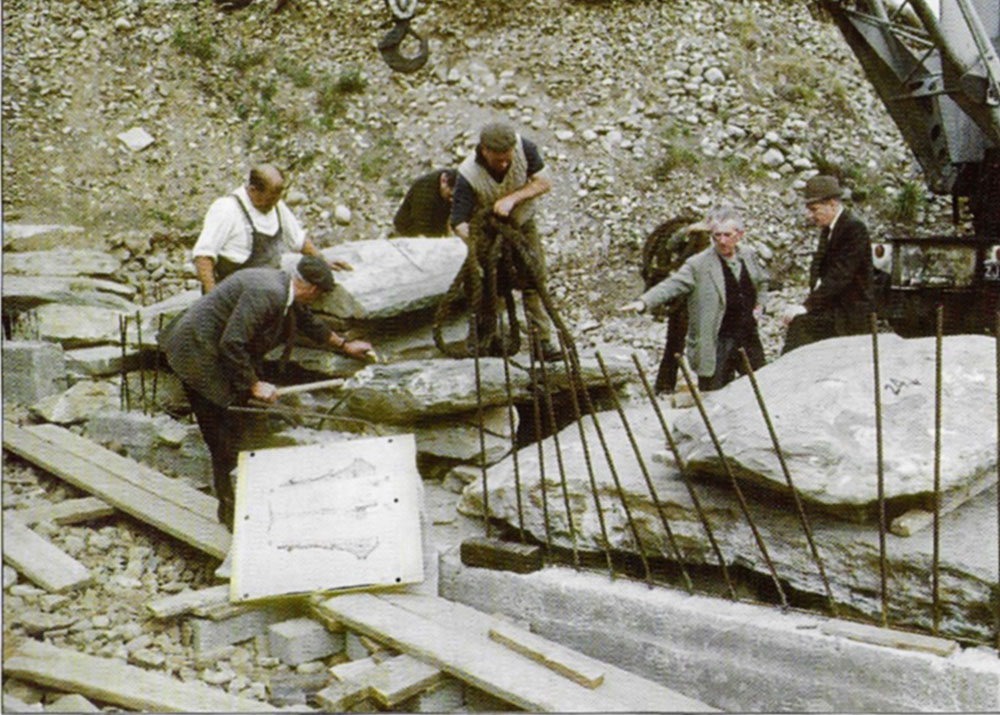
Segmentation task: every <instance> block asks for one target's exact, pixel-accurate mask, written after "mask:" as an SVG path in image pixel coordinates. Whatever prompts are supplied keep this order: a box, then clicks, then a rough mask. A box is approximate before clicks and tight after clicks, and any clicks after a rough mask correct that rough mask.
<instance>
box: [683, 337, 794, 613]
mask: <svg viewBox="0 0 1000 715" xmlns="http://www.w3.org/2000/svg"><path fill="white" fill-rule="evenodd" d="M675 357H676V358H677V362H678V364H680V367H681V372H683V373H684V381H685V382H686V383H687V386H688V389H689V390H690V391H691V396H692V397H693V398H694V403H695V405H697V407H698V412H699V413H700V414H701V419H702V421H703V422H704V423H705V429H707V430H708V436H709V437H710V438H711V439H712V444H714V445H715V451H716V452H717V453H718V455H719V459H720V460H721V461H722V468H723V469H724V470H725V472H726V475H727V476H728V477H729V481H730V482H731V483H732V486H733V492H734V493H735V494H736V498H737V500H738V501H739V503H740V509H741V510H742V512H743V516H744V517H746V520H747V524H749V525H750V531H751V532H753V538H754V540H755V541H756V542H757V548H758V549H760V553H761V555H762V556H763V557H764V561H765V562H766V563H767V568H768V570H769V571H770V572H771V578H772V579H773V580H774V587H775V588H776V589H777V591H778V597H779V598H780V599H781V605H782V607H783V608H788V599H787V598H785V590H784V589H783V588H782V587H781V581H780V580H778V572H777V571H775V570H774V563H773V562H772V561H771V555H770V554H768V552H767V545H766V544H765V543H764V539H763V538H761V535H760V532H759V531H757V525H756V524H754V522H753V517H752V516H750V507H749V505H748V504H747V500H746V498H745V497H744V496H743V490H742V489H740V485H739V483H738V482H737V481H736V475H735V474H733V469H732V467H731V466H730V465H729V460H728V459H726V453H725V452H724V451H723V449H722V444H721V443H720V442H719V438H718V436H717V435H716V434H715V430H714V429H713V428H712V421H711V420H710V419H709V417H708V412H707V411H706V410H705V403H704V402H703V401H702V399H701V392H699V390H698V385H697V384H696V382H695V381H694V378H693V377H692V375H691V368H690V367H689V366H688V362H687V358H686V357H684V356H683V355H681V354H680V353H677V355H676V356H675Z"/></svg>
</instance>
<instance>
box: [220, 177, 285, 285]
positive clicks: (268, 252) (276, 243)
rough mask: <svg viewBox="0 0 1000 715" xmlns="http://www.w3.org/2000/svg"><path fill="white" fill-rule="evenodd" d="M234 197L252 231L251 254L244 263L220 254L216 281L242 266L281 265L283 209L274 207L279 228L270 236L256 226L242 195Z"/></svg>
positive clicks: (275, 266) (277, 266) (248, 227)
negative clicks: (242, 199) (241, 198)
mask: <svg viewBox="0 0 1000 715" xmlns="http://www.w3.org/2000/svg"><path fill="white" fill-rule="evenodd" d="M233 199H235V201H236V203H237V204H239V207H240V210H241V211H242V212H243V216H244V217H245V218H246V220H247V230H249V231H250V256H249V257H248V258H247V259H246V260H245V261H244V262H243V263H236V262H234V261H230V260H229V259H228V258H223V257H222V256H219V257H218V258H217V259H216V261H215V280H216V282H218V281H221V280H222V279H223V278H225V277H226V276H228V275H229V274H230V273H232V272H234V271H238V270H239V269H240V268H261V267H271V268H280V267H281V244H282V238H283V233H284V227H283V226H282V225H281V211H279V210H278V207H277V206H275V207H274V210H275V212H276V215H277V217H278V230H277V231H276V232H275V233H274V234H272V235H270V236H269V235H268V234H266V233H264V232H262V231H258V230H257V227H256V226H254V224H253V221H251V220H250V212H249V211H247V207H246V206H244V205H243V202H242V201H241V200H240V197H239V196H237V195H236V194H233Z"/></svg>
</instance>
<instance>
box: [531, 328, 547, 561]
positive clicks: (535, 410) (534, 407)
mask: <svg viewBox="0 0 1000 715" xmlns="http://www.w3.org/2000/svg"><path fill="white" fill-rule="evenodd" d="M529 336H530V329H529ZM529 340H530V337H529ZM528 360H529V363H528V364H529V366H530V371H529V373H528V377H529V378H530V379H531V411H532V414H533V415H534V418H535V445H536V446H537V448H538V482H539V485H540V486H541V493H542V518H543V519H545V545H546V549H547V551H548V552H549V553H552V527H551V526H550V524H549V499H548V496H547V495H546V492H545V448H544V442H543V439H542V431H543V430H542V411H541V409H540V408H539V405H538V380H537V379H536V377H535V351H534V350H533V349H532V345H531V343H530V342H529V343H528Z"/></svg>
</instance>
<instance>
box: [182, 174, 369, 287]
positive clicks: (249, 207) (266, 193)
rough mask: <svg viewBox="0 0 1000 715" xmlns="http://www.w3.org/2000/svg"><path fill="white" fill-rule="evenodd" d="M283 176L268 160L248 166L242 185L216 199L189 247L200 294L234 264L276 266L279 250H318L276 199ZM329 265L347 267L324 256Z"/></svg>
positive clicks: (316, 253)
mask: <svg viewBox="0 0 1000 715" xmlns="http://www.w3.org/2000/svg"><path fill="white" fill-rule="evenodd" d="M284 190H285V176H284V174H282V172H281V169H279V168H278V167H277V166H274V165H273V164H262V165H260V166H256V167H254V168H253V169H251V170H250V178H249V180H248V181H247V185H246V186H241V187H240V188H238V189H236V190H235V191H233V193H232V194H229V195H228V196H223V197H222V198H219V199H216V200H215V201H214V202H213V203H212V205H211V207H209V209H208V213H206V214H205V221H204V224H203V226H202V229H201V234H200V235H199V236H198V240H197V241H196V242H195V244H194V250H193V251H192V253H193V256H194V266H195V270H196V271H197V273H198V280H199V281H201V289H202V293H208V292H209V291H211V290H212V289H213V288H214V287H215V284H216V283H218V282H219V281H221V280H222V279H223V278H225V277H226V276H228V275H229V274H230V273H232V272H234V271H236V270H239V269H240V268H260V267H265V266H267V267H271V268H279V267H280V263H281V254H282V253H283V252H285V251H290V252H298V253H302V254H303V255H306V256H318V257H320V258H322V257H323V256H322V254H321V253H320V252H319V249H318V248H316V246H315V244H313V242H312V241H311V240H310V239H309V237H308V236H306V232H305V231H304V230H303V229H302V226H301V225H300V224H299V222H298V220H297V219H296V218H295V216H294V215H293V214H292V212H291V210H290V209H289V208H288V206H287V205H286V204H285V202H284V201H282V200H281V195H282V193H283V192H284ZM329 264H330V267H331V268H333V269H334V270H351V266H350V265H348V264H347V263H344V262H343V261H329Z"/></svg>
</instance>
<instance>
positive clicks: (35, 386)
mask: <svg viewBox="0 0 1000 715" xmlns="http://www.w3.org/2000/svg"><path fill="white" fill-rule="evenodd" d="M65 388H66V361H65V356H64V354H63V349H62V347H60V346H59V345H58V344H57V343H50V342H43V341H35V340H30V341H29V340H25V341H15V340H5V341H4V343H3V401H4V402H8V403H15V402H17V403H21V404H26V405H31V404H34V403H36V402H38V400H40V399H42V398H43V397H47V396H49V395H54V394H56V393H58V392H62V391H63V390H64V389H65Z"/></svg>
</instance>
